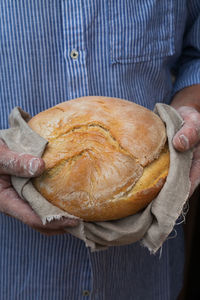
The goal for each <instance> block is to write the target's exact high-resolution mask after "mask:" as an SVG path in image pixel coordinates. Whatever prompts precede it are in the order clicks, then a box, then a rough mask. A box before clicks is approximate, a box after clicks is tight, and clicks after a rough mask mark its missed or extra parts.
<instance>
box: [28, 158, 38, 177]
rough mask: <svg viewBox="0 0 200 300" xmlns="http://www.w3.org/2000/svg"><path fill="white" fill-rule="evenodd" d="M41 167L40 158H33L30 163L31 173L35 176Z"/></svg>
mask: <svg viewBox="0 0 200 300" xmlns="http://www.w3.org/2000/svg"><path fill="white" fill-rule="evenodd" d="M39 167H40V160H39V159H38V158H32V159H31V160H30V162H29V173H30V174H31V175H35V174H36V173H37V171H38V169H39Z"/></svg>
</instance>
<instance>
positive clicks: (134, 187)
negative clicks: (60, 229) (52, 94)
mask: <svg viewBox="0 0 200 300" xmlns="http://www.w3.org/2000/svg"><path fill="white" fill-rule="evenodd" d="M29 126H30V127H31V128H32V129H33V130H35V131H36V132H37V133H38V134H40V135H41V136H42V137H44V138H45V139H47V140H48V141H49V144H48V145H47V147H46V150H45V153H44V155H43V159H44V161H45V165H46V170H45V172H44V173H43V174H42V175H41V176H40V177H38V178H36V179H34V180H33V183H34V185H35V187H36V188H37V190H38V191H39V192H40V193H41V194H42V195H43V196H44V197H45V198H46V199H47V200H49V201H50V202H52V203H53V204H54V205H56V206H59V207H60V208H62V209H63V210H66V211H67V212H68V213H70V214H73V215H76V216H79V217H81V218H83V219H84V220H86V221H104V220H113V219H118V218H122V217H125V216H128V215H131V214H133V213H136V212H137V211H138V210H141V209H142V208H144V207H145V206H146V205H147V204H148V203H149V202H150V201H152V199H153V198H155V196H156V195H157V194H158V192H159V191H160V189H161V187H162V186H163V184H164V181H165V179H166V176H167V173H168V168H169V151H168V148H167V147H165V148H164V146H165V143H166V131H165V126H164V124H163V122H162V120H161V119H160V118H159V117H158V116H157V115H155V114H154V113H153V112H151V111H150V110H148V109H146V108H144V107H142V106H139V105H137V104H135V103H132V102H129V101H126V100H122V99H118V98H109V97H99V96H98V97H97V96H90V97H82V98H78V99H75V100H70V101H67V102H63V103H61V104H59V105H57V106H55V107H53V108H50V109H48V110H46V111H43V112H41V113H39V114H38V115H36V116H35V117H33V118H32V119H31V120H30V121H29Z"/></svg>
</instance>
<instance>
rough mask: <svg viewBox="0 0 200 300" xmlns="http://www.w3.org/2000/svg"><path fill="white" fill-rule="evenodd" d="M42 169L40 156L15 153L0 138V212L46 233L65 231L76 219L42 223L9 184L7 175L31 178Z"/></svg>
mask: <svg viewBox="0 0 200 300" xmlns="http://www.w3.org/2000/svg"><path fill="white" fill-rule="evenodd" d="M43 170H44V161H43V160H42V159H41V158H37V157H34V156H32V155H29V154H18V153H15V152H13V151H11V150H10V149H9V148H8V147H7V145H6V144H5V143H4V142H3V141H2V140H1V139H0V212H3V213H5V214H7V215H9V216H11V217H15V218H17V219H19V220H20V221H22V222H24V223H25V224H27V225H29V226H31V227H32V228H34V229H36V230H38V231H40V232H41V233H44V234H46V235H53V234H61V233H65V231H64V228H65V227H67V226H76V225H78V221H77V220H71V219H67V218H63V219H61V220H54V221H52V222H50V223H48V224H46V225H43V224H42V222H41V220H40V218H39V217H38V216H37V215H36V214H35V212H34V211H33V210H32V208H31V207H30V206H29V204H28V203H26V202H25V201H24V200H23V199H21V198H20V197H19V195H18V194H17V193H16V191H15V190H14V189H13V187H12V185H11V181H10V176H9V175H15V176H19V177H27V178H31V177H35V176H38V175H40V174H41V173H42V172H43Z"/></svg>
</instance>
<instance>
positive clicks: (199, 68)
mask: <svg viewBox="0 0 200 300" xmlns="http://www.w3.org/2000/svg"><path fill="white" fill-rule="evenodd" d="M194 84H200V59H195V60H194V61H190V62H188V63H186V64H184V65H182V66H181V67H180V69H179V72H178V76H177V77H176V81H175V83H174V87H173V91H172V96H174V95H175V94H176V93H177V92H178V91H180V90H182V89H183V88H185V87H188V86H191V85H194Z"/></svg>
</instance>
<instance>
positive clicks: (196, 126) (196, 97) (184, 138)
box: [172, 85, 200, 196]
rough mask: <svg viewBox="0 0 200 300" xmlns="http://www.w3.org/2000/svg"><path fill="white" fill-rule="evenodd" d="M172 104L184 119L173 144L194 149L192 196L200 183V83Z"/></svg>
mask: <svg viewBox="0 0 200 300" xmlns="http://www.w3.org/2000/svg"><path fill="white" fill-rule="evenodd" d="M172 106H173V107H174V108H175V109H176V110H177V111H178V113H179V114H180V115H181V117H182V118H183V120H184V125H183V127H182V128H181V129H180V130H179V131H178V132H177V133H176V135H175V136H174V138H173V145H174V147H175V148H176V149H177V150H178V151H181V152H184V151H187V150H188V149H193V160H192V166H191V170H190V181H191V189H190V196H191V195H192V194H193V192H194V190H195V189H196V187H197V186H198V185H199V183H200V85H195V86H191V87H187V88H185V89H183V90H182V91H180V92H179V93H178V94H177V95H176V96H175V97H174V99H173V101H172Z"/></svg>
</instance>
